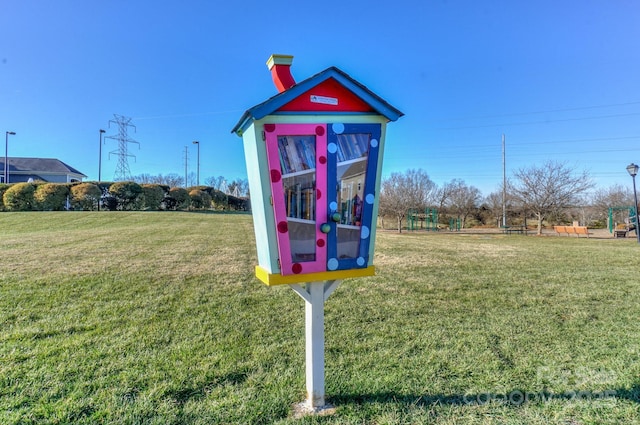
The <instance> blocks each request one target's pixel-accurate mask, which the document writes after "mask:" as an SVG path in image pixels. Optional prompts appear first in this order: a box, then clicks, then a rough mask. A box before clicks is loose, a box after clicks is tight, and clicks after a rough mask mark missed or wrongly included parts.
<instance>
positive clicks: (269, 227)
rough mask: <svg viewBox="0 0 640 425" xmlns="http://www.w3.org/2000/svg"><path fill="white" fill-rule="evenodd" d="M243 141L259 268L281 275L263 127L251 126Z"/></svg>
mask: <svg viewBox="0 0 640 425" xmlns="http://www.w3.org/2000/svg"><path fill="white" fill-rule="evenodd" d="M242 140H243V143H244V157H245V161H246V165H247V178H248V180H249V190H250V193H251V213H252V215H253V230H254V233H255V236H256V249H257V254H258V264H259V265H260V267H262V268H263V269H265V270H267V271H268V272H269V273H280V269H279V268H278V247H277V239H276V229H275V219H274V215H273V207H272V206H271V187H270V185H269V183H270V180H269V172H268V169H269V167H268V164H267V151H266V144H265V142H263V141H262V125H261V124H260V125H256V124H255V123H254V124H252V125H251V126H250V127H249V128H247V130H246V131H245V132H244V133H243V135H242Z"/></svg>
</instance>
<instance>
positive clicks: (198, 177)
mask: <svg viewBox="0 0 640 425" xmlns="http://www.w3.org/2000/svg"><path fill="white" fill-rule="evenodd" d="M193 144H194V145H198V165H197V168H196V181H197V185H198V186H200V142H199V141H197V140H194V141H193Z"/></svg>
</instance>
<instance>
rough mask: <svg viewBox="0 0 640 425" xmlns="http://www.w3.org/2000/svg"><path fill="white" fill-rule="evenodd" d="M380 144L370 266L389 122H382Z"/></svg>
mask: <svg viewBox="0 0 640 425" xmlns="http://www.w3.org/2000/svg"><path fill="white" fill-rule="evenodd" d="M380 124H381V125H380V127H381V128H380V141H379V142H380V144H379V147H378V149H379V152H378V170H377V172H376V189H375V198H374V203H373V214H372V216H371V236H370V241H369V263H368V265H369V266H372V265H373V254H374V251H375V248H376V233H377V232H376V230H377V228H378V209H379V208H380V184H381V181H382V162H383V160H384V145H385V140H386V138H387V124H386V122H381V123H380Z"/></svg>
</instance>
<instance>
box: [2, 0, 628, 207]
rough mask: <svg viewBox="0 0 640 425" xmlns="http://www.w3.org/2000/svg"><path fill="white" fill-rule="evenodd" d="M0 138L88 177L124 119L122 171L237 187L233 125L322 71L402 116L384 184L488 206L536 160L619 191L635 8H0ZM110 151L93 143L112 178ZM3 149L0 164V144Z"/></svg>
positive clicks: (262, 4) (615, 3)
mask: <svg viewBox="0 0 640 425" xmlns="http://www.w3.org/2000/svg"><path fill="white" fill-rule="evenodd" d="M0 12H1V15H2V17H3V19H2V23H1V24H0V130H1V131H2V134H3V135H4V132H5V131H15V132H16V133H17V134H16V135H15V136H10V139H9V156H25V157H30V156H38V157H53V158H59V159H61V160H62V161H65V162H67V163H68V164H69V165H71V166H73V167H75V168H77V169H79V170H80V171H82V172H83V173H84V174H86V175H88V176H89V179H97V175H98V147H99V135H98V130H99V129H100V128H105V129H106V130H107V134H115V130H116V127H114V126H113V125H112V126H111V128H110V129H109V128H108V127H107V126H108V121H109V120H110V119H112V118H113V114H119V115H125V116H129V117H132V118H133V121H132V123H133V124H135V125H136V127H137V131H136V133H131V137H132V138H134V139H135V140H136V141H138V142H139V143H140V148H139V149H138V147H137V146H136V145H131V146H130V148H131V153H132V154H134V155H135V156H136V158H135V160H134V159H133V158H131V159H130V161H129V166H130V169H131V173H132V174H133V175H138V174H142V173H150V174H160V173H162V174H168V173H177V174H179V175H183V174H184V149H185V146H188V149H189V155H188V157H189V162H188V167H189V171H195V167H196V147H195V145H192V143H191V142H192V141H193V140H199V141H200V142H201V151H200V153H201V172H200V175H201V180H204V179H205V178H206V177H209V176H218V175H223V176H225V177H227V179H229V180H231V179H234V178H245V177H246V171H245V165H244V156H243V151H242V143H241V139H240V138H238V137H237V136H235V135H233V134H231V133H230V130H231V128H232V127H233V126H234V124H235V123H236V122H237V120H238V119H239V118H240V116H241V115H242V113H243V112H244V111H245V110H246V109H248V108H249V107H251V106H254V105H256V104H258V103H260V102H262V101H264V100H266V99H267V98H269V97H271V96H272V95H274V94H275V93H276V89H275V87H274V86H273V83H272V81H271V76H270V74H269V72H268V70H267V67H266V65H265V62H266V60H267V59H268V57H269V56H270V55H271V54H272V53H282V54H291V55H294V62H293V66H292V73H293V76H294V78H295V79H296V80H298V81H301V80H303V79H305V78H307V77H310V76H312V75H314V74H316V73H317V72H320V71H322V70H324V69H326V68H328V67H330V66H337V67H338V68H340V69H342V70H343V71H345V72H346V73H348V74H349V75H351V76H352V77H353V78H355V79H356V80H358V81H359V82H361V83H363V84H364V85H366V86H367V87H368V88H369V89H371V90H372V91H373V92H375V93H377V94H378V95H380V96H381V97H382V98H384V99H385V100H387V101H388V102H389V103H391V104H392V105H393V106H395V107H396V108H398V109H400V110H401V111H402V112H404V113H405V116H404V117H402V118H401V119H400V120H399V121H397V122H394V123H390V124H389V127H388V137H387V148H386V152H385V159H384V173H385V175H388V174H389V173H391V172H394V171H404V170H406V169H408V168H422V169H424V170H425V171H426V172H427V173H428V174H429V176H430V177H431V178H432V179H433V180H434V181H435V182H436V183H438V184H440V185H441V184H443V183H445V182H447V181H450V180H451V179H453V178H460V179H463V180H464V181H466V182H467V183H468V184H471V185H474V186H476V187H478V188H480V189H481V190H482V191H483V193H484V194H485V195H486V194H488V193H489V192H491V191H493V190H496V189H497V188H498V186H499V185H500V182H501V179H502V154H501V135H502V134H503V133H504V134H505V135H506V141H507V174H508V175H510V174H511V173H512V172H513V170H515V169H517V168H520V167H524V166H531V165H539V164H542V163H543V162H544V161H546V160H549V159H554V160H557V161H563V162H564V161H566V162H567V163H568V165H570V166H572V167H575V168H577V169H578V170H583V169H586V170H588V171H590V172H591V173H592V175H593V177H594V179H595V180H596V183H597V184H598V185H599V187H606V186H609V185H611V184H615V183H619V184H623V185H625V186H630V185H631V179H630V177H629V176H628V174H627V173H626V171H625V167H626V165H628V164H629V163H630V162H636V163H638V162H640V48H639V47H638V42H639V40H640V24H639V22H640V3H638V2H637V1H635V0H629V1H623V0H611V1H590V0H585V1H561V0H551V1H548V0H541V1H535V2H531V1H529V2H524V1H513V0H510V1H509V0H504V1H502V0H500V1H477V0H474V1H472V0H468V1H456V0H448V1H446V0H437V1H436V0H424V1H421V0H414V1H403V0H397V1H393V2H389V1H377V0H356V1H349V0H346V1H345V0H340V1H335V0H325V1H322V2H308V1H300V0H296V1H279V0H274V1H255V0H248V1H243V2H231V1H191V0H182V1H146V0H145V1H142V0H140V1H137V0H126V1H121V0H114V1H84V0H56V1H45V0H38V1H34V0H0ZM116 148H117V146H116V142H115V141H113V140H110V141H107V144H106V145H105V146H104V148H103V154H104V156H103V169H102V176H103V180H108V179H111V178H112V177H113V174H114V171H115V167H116V158H115V156H113V155H112V156H111V158H110V159H109V155H108V152H109V151H114V150H116ZM1 150H2V153H4V150H3V149H1Z"/></svg>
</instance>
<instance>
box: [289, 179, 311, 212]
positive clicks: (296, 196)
mask: <svg viewBox="0 0 640 425" xmlns="http://www.w3.org/2000/svg"><path fill="white" fill-rule="evenodd" d="M285 208H286V213H287V217H290V218H299V219H303V220H315V218H316V196H315V189H314V188H313V187H305V188H303V187H302V186H301V185H299V184H297V185H295V186H293V187H290V188H288V189H287V190H286V193H285Z"/></svg>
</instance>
